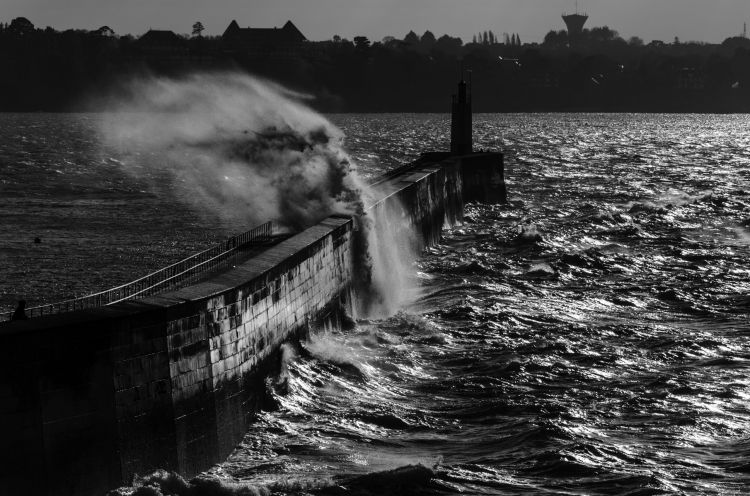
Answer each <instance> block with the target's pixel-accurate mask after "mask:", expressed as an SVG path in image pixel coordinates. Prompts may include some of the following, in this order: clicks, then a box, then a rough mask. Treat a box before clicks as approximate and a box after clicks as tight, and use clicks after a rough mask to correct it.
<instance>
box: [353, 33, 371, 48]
mask: <svg viewBox="0 0 750 496" xmlns="http://www.w3.org/2000/svg"><path fill="white" fill-rule="evenodd" d="M354 47H355V48H356V49H357V50H367V49H368V48H370V40H369V39H367V36H355V37H354Z"/></svg>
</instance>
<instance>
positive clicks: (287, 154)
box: [103, 73, 361, 230]
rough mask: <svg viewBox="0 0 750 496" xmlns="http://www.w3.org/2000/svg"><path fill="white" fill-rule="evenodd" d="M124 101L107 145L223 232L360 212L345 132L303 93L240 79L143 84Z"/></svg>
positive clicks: (222, 76) (106, 130)
mask: <svg viewBox="0 0 750 496" xmlns="http://www.w3.org/2000/svg"><path fill="white" fill-rule="evenodd" d="M128 94H129V95H131V96H129V97H127V98H125V99H124V100H123V101H118V102H117V103H116V104H115V105H114V110H115V112H111V113H109V114H107V118H106V119H105V120H104V126H103V135H104V138H105V141H106V143H107V144H108V145H110V146H114V147H116V148H117V149H118V151H119V152H120V153H121V154H122V155H124V156H125V157H126V164H128V165H134V164H133V163H132V162H133V161H138V166H139V167H144V166H146V167H147V168H156V169H158V171H147V172H158V173H159V175H160V176H163V175H164V173H165V172H166V173H167V177H169V178H171V180H172V185H173V186H174V189H175V190H176V191H177V193H178V194H179V195H180V196H181V197H182V198H184V199H187V200H188V201H189V202H192V203H193V204H194V207H195V208H196V209H197V210H199V211H200V210H203V209H206V208H208V209H211V210H212V211H213V212H214V213H216V214H218V215H219V217H220V218H221V219H223V220H224V221H225V222H226V223H227V225H228V226H235V229H237V227H240V226H242V227H244V226H247V225H253V224H258V223H261V222H265V221H268V220H274V221H276V222H278V223H279V224H280V225H281V226H283V227H286V228H288V229H291V230H300V229H304V228H306V227H309V226H310V225H313V224H315V223H316V222H318V221H319V220H321V219H323V218H325V217H327V216H328V215H331V214H334V213H343V214H354V213H357V212H360V211H361V201H360V194H359V190H360V187H361V186H360V183H359V181H358V179H357V177H356V175H355V174H353V172H352V169H351V160H350V159H349V156H348V155H347V154H346V152H345V151H344V150H343V147H342V145H343V133H342V132H341V131H340V130H339V129H337V128H336V127H335V126H334V125H333V124H331V123H330V122H329V121H328V120H327V119H325V118H324V117H323V116H321V115H320V114H318V113H316V112H314V111H313V110H311V109H309V108H308V107H306V106H305V105H303V104H302V103H300V102H299V100H300V99H301V98H303V97H304V96H303V95H300V94H298V93H294V92H292V91H289V90H287V89H285V88H283V87H281V86H278V85H275V84H273V83H270V82H266V81H261V80H260V79H257V78H254V77H251V76H248V75H245V74H239V73H212V74H193V75H190V76H187V77H184V78H181V79H166V78H155V77H152V78H145V79H139V80H136V81H132V82H131V83H130V85H129V88H128ZM136 152H137V154H138V155H139V156H138V157H135V156H129V155H134V154H135V153H136ZM144 153H145V154H148V155H150V156H151V157H152V158H151V159H150V160H148V163H146V164H144V163H143V159H142V158H141V156H142V155H143V154H144ZM149 164H150V165H149ZM129 170H130V171H131V172H133V171H135V170H138V169H137V168H135V167H130V168H129ZM141 173H142V172H141Z"/></svg>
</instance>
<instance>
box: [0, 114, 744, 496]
mask: <svg viewBox="0 0 750 496" xmlns="http://www.w3.org/2000/svg"><path fill="white" fill-rule="evenodd" d="M3 119H5V118H3ZM334 120H335V121H336V122H337V123H338V124H339V125H340V126H341V127H342V129H344V130H345V131H346V133H347V135H348V136H349V140H348V144H349V145H348V146H349V148H350V150H351V151H352V153H353V154H354V156H355V157H356V158H357V159H358V162H359V164H360V167H361V169H362V172H363V173H364V174H365V175H374V174H376V173H377V171H378V170H380V169H381V168H390V167H392V166H395V165H398V164H399V163H401V162H404V161H408V160H409V159H411V158H413V157H414V155H415V154H416V153H418V152H419V151H422V150H425V149H435V148H439V147H441V146H440V144H442V143H445V142H446V141H445V140H446V139H447V138H446V130H447V121H446V119H445V117H444V116H430V115H427V116H413V115H375V116H373V115H351V116H335V117H334ZM0 121H2V119H0ZM476 121H477V122H476V132H475V134H476V136H477V145H478V146H479V147H485V148H496V147H502V148H503V149H505V151H506V152H507V155H506V166H507V167H506V168H507V172H506V176H507V179H508V190H509V196H510V200H511V202H510V205H507V206H486V205H471V206H470V207H469V208H468V211H467V213H468V215H467V218H466V222H465V223H464V224H463V225H461V226H458V227H456V228H454V229H451V230H449V231H447V232H446V234H445V240H444V243H443V244H441V245H440V246H438V247H436V248H434V249H431V250H430V251H429V252H428V253H426V254H425V255H424V256H423V257H422V258H421V259H420V260H419V261H418V263H417V266H416V267H415V268H414V271H415V274H417V280H418V288H417V289H416V290H415V297H414V300H413V301H411V302H409V303H408V304H407V305H406V306H405V308H404V309H403V311H402V312H401V313H399V314H398V315H395V316H393V317H391V318H389V319H386V320H378V321H363V322H359V323H358V325H357V327H356V329H354V330H351V331H346V332H343V331H340V330H337V329H330V330H328V331H327V332H325V333H321V334H319V335H317V336H316V337H314V338H313V339H312V340H311V341H310V342H308V343H303V344H302V346H301V347H300V348H298V349H295V348H292V347H289V348H287V349H286V350H285V354H286V362H285V363H286V368H285V370H284V372H283V373H282V375H281V376H280V377H275V378H271V379H270V380H269V384H268V386H269V390H270V391H271V393H272V395H273V397H274V399H275V403H276V404H277V406H276V408H274V409H271V410H269V411H266V412H264V413H262V414H261V415H260V417H259V418H258V421H257V423H256V425H255V427H254V428H253V430H252V431H251V432H250V433H248V435H247V436H246V438H245V440H244V442H243V443H242V445H241V446H240V447H239V448H238V449H237V450H236V452H235V453H234V454H233V455H232V456H231V458H230V459H229V460H227V461H226V462H225V463H223V464H221V465H220V466H217V467H215V468H214V469H212V470H211V471H209V473H208V474H206V475H205V476H204V477H205V478H209V479H213V480H214V481H218V484H217V483H211V484H209V483H206V482H203V483H201V484H198V485H197V486H196V485H193V486H192V490H193V491H194V492H190V490H191V489H189V488H187V487H183V488H182V489H177V490H176V492H177V493H184V494H188V493H190V494H195V493H198V494H253V493H255V492H256V491H260V492H264V491H267V492H272V493H278V494H321V493H322V494H453V493H465V494H630V495H651V494H745V493H748V492H750V463H749V462H748V459H749V457H750V379H749V378H748V373H749V372H750V322H749V321H748V316H749V315H750V278H749V275H750V265H749V264H748V254H750V248H749V244H750V229H749V228H748V225H750V184H749V183H750V133H748V132H747V129H748V125H749V124H750V117H748V116H703V115H689V116H674V115H510V116H499V115H482V116H477V119H476ZM83 162H84V163H83V165H82V167H81V170H82V171H83V172H82V174H84V175H85V174H86V173H88V172H87V171H90V170H91V166H90V165H86V163H85V160H83ZM102 163H103V162H102ZM99 166H102V165H101V164H100V165H97V167H99ZM2 174H3V187H4V188H7V187H8V186H7V185H8V184H9V183H8V179H7V178H8V175H7V174H6V172H5V170H3V172H2ZM72 177H76V176H72ZM107 177H109V176H107ZM43 182H44V181H43V180H42V183H43ZM11 184H12V181H11ZM122 184H123V186H122V188H123V190H124V191H129V190H128V188H131V187H132V188H134V189H135V190H137V188H138V187H137V186H130V183H129V182H127V181H125V182H124V183H122ZM105 190H106V187H105ZM115 190H116V188H115ZM123 194H124V196H127V194H126V193H123ZM128 194H129V193H128ZM104 196H105V197H107V195H104ZM137 196H138V195H136V197H137ZM125 203H126V204H127V203H128V202H127V201H125ZM0 208H5V209H7V208H8V207H7V204H6V206H5V207H0ZM93 208H94V210H95V211H99V210H98V207H97V206H96V205H94V207H93ZM6 211H7V210H6ZM142 215H144V216H147V215H148V213H147V212H144V213H143V214H142ZM181 215H182V214H181ZM187 217H189V216H188V215H186V218H187ZM7 218H8V214H7V213H3V214H2V217H0V219H2V223H3V224H4V225H5V224H7V221H6V219H7ZM11 220H12V219H11ZM193 221H194V222H195V225H196V226H198V227H200V222H201V221H200V219H198V220H195V219H194V220H193ZM14 225H17V224H14ZM128 226H129V224H128ZM128 228H130V227H128ZM188 234H189V233H188ZM4 239H5V238H4ZM418 464H421V465H422V467H420V466H419V465H418ZM399 468H401V469H400V470H398V469H399ZM394 469H397V470H395V471H394ZM164 479H165V476H155V477H153V478H152V479H151V480H152V482H153V484H157V482H158V481H160V480H164ZM157 485H158V484H157ZM177 486H180V484H177ZM165 487H166V486H165ZM173 487H176V486H173ZM144 494H145V493H144ZM164 494H167V492H166V490H165V492H164Z"/></svg>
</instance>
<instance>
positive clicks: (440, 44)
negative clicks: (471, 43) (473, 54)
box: [435, 34, 464, 55]
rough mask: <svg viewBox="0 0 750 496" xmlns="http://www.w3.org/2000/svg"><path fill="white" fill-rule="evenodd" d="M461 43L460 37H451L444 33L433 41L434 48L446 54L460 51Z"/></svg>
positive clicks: (455, 53)
mask: <svg viewBox="0 0 750 496" xmlns="http://www.w3.org/2000/svg"><path fill="white" fill-rule="evenodd" d="M463 44H464V42H463V41H462V40H461V38H452V37H450V36H448V35H447V34H444V35H443V36H441V37H440V38H438V40H437V42H436V43H435V50H437V51H438V52H441V53H445V54H448V55H458V54H460V53H461V46H462V45H463Z"/></svg>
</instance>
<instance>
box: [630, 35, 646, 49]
mask: <svg viewBox="0 0 750 496" xmlns="http://www.w3.org/2000/svg"><path fill="white" fill-rule="evenodd" d="M628 45H630V46H634V47H642V46H643V40H642V39H641V38H639V37H637V36H631V37H630V39H629V40H628Z"/></svg>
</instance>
